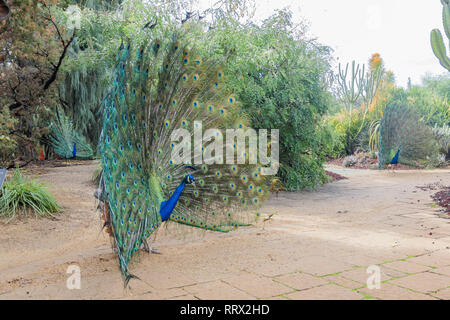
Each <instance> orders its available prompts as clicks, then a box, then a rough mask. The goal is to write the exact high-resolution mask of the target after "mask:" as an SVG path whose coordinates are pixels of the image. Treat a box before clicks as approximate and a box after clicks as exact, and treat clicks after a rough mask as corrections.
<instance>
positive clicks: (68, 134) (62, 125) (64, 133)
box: [49, 112, 93, 159]
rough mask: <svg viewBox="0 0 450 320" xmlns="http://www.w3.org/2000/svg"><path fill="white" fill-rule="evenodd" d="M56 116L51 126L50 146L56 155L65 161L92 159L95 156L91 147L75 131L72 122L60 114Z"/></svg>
mask: <svg viewBox="0 0 450 320" xmlns="http://www.w3.org/2000/svg"><path fill="white" fill-rule="evenodd" d="M56 115H57V116H56V117H55V119H54V121H53V122H52V123H51V124H50V126H49V130H50V135H49V138H50V144H51V145H52V147H53V150H54V151H55V153H56V154H57V155H58V156H60V157H61V158H63V159H71V158H79V159H88V158H91V157H92V156H93V152H92V147H91V145H90V144H89V143H88V142H87V141H86V139H85V138H84V137H83V136H82V135H81V134H79V133H78V132H77V131H76V130H75V128H74V127H73V124H72V121H70V119H69V118H68V117H66V116H64V115H60V114H59V112H57V113H56Z"/></svg>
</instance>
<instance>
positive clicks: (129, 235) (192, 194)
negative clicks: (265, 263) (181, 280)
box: [100, 32, 268, 282]
mask: <svg viewBox="0 0 450 320" xmlns="http://www.w3.org/2000/svg"><path fill="white" fill-rule="evenodd" d="M184 43H187V40H186V38H185V34H184V33H183V32H178V33H177V34H175V35H174V36H173V39H171V40H170V41H167V43H165V44H163V43H162V41H160V40H147V41H146V42H145V43H144V44H142V45H141V46H140V48H139V49H137V50H134V51H133V50H132V49H131V46H130V45H126V46H123V45H122V46H121V47H120V49H119V52H118V56H117V59H118V63H117V66H116V69H115V71H114V74H113V83H112V86H111V89H110V91H109V93H108V95H107V96H106V98H105V99H104V101H103V105H104V119H103V131H102V136H101V138H100V146H101V148H100V153H101V156H102V165H103V180H104V184H105V185H104V188H105V193H106V195H107V197H106V198H107V201H108V203H109V210H110V219H111V228H112V233H113V235H114V240H115V245H116V248H117V252H118V257H119V264H120V268H121V271H122V273H123V275H124V277H125V280H126V282H127V281H128V280H129V279H130V277H132V276H131V274H130V273H129V271H128V264H129V262H130V260H131V258H132V257H133V255H134V254H135V253H136V252H137V251H138V250H139V249H140V248H141V246H146V239H147V238H148V237H150V235H151V234H152V233H153V232H154V231H155V230H156V229H157V228H158V227H159V226H160V225H161V223H162V222H163V221H166V220H171V221H175V222H178V223H181V224H186V225H189V226H193V227H198V228H202V229H205V230H213V231H223V232H226V231H229V230H232V229H233V228H236V227H238V226H239V225H242V224H247V223H250V222H252V221H254V219H256V218H257V217H258V216H259V215H260V213H259V211H258V208H259V207H260V204H261V201H262V200H263V199H264V198H266V197H267V195H268V190H267V187H266V182H265V181H266V178H265V177H264V176H263V175H262V174H261V167H258V166H257V165H254V164H253V165H251V164H248V162H249V161H246V162H245V163H243V164H226V163H225V161H224V159H221V158H222V157H223V158H225V157H224V156H223V155H221V154H220V153H218V152H212V153H208V152H207V151H208V150H211V148H210V145H209V144H208V141H206V142H205V141H204V140H203V143H202V144H200V145H198V144H196V143H192V141H191V140H188V141H184V140H182V141H172V138H171V134H172V132H173V130H174V129H177V128H183V129H186V130H187V131H188V132H189V134H190V136H191V137H192V136H194V133H192V131H193V130H192V129H194V130H195V129H196V128H197V129H198V128H199V127H201V129H202V132H204V133H206V132H207V131H208V130H209V133H212V134H211V135H210V136H211V137H212V138H211V140H210V142H211V141H214V139H219V138H221V139H222V138H223V136H222V132H221V131H220V130H219V129H224V128H236V129H237V128H241V129H245V127H246V121H245V119H244V118H243V117H242V115H241V113H240V111H239V108H238V106H237V102H236V101H235V98H234V97H233V96H232V95H230V94H228V93H227V90H226V89H225V81H226V80H225V79H226V77H225V74H224V73H223V71H222V69H221V67H220V66H221V61H219V60H218V59H216V58H213V57H212V55H211V56H210V57H206V58H205V57H200V56H199V54H198V53H196V52H195V49H192V48H189V47H188V46H187V45H184ZM182 144H184V146H185V147H186V146H187V147H188V149H189V150H192V149H194V153H195V151H199V153H200V155H201V157H203V159H201V160H202V161H201V163H197V162H196V161H195V162H196V163H194V161H192V162H189V161H188V162H187V163H177V162H175V161H173V159H172V151H173V150H174V149H176V148H178V147H180V146H182ZM232 148H233V153H234V156H237V152H238V148H236V144H235V143H233V146H232ZM184 150H186V149H184ZM197 155H198V153H197ZM241 156H242V157H244V158H245V159H247V160H248V158H249V157H251V155H249V154H248V153H247V152H243V154H242V155H241ZM196 159H197V158H196ZM221 162H222V163H221Z"/></svg>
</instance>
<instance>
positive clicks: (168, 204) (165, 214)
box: [159, 174, 194, 221]
mask: <svg viewBox="0 0 450 320" xmlns="http://www.w3.org/2000/svg"><path fill="white" fill-rule="evenodd" d="M193 182H194V177H192V176H191V175H190V174H188V175H187V176H186V177H185V178H184V179H183V181H181V183H180V184H179V185H178V187H177V188H176V189H175V192H174V193H173V194H172V196H171V197H170V198H169V200H167V201H163V202H161V206H160V208H159V214H160V215H161V220H162V221H167V220H169V218H170V215H171V214H172V212H173V209H175V207H176V205H177V203H178V200H179V199H180V196H181V193H182V192H183V190H184V188H185V187H186V184H191V183H193Z"/></svg>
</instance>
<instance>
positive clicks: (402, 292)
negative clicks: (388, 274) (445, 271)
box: [358, 283, 436, 300]
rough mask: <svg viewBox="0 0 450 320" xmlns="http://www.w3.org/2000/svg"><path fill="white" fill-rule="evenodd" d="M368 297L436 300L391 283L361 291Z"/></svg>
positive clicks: (360, 290)
mask: <svg viewBox="0 0 450 320" xmlns="http://www.w3.org/2000/svg"><path fill="white" fill-rule="evenodd" d="M358 291H359V292H362V293H364V294H366V295H368V296H371V297H374V298H377V299H382V300H436V298H434V297H432V296H430V295H426V294H423V293H419V292H414V291H412V290H409V289H405V288H401V287H398V286H395V285H392V284H389V283H383V284H381V286H380V289H368V288H363V289H359V290H358Z"/></svg>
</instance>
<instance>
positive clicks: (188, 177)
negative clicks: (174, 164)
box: [183, 174, 195, 184]
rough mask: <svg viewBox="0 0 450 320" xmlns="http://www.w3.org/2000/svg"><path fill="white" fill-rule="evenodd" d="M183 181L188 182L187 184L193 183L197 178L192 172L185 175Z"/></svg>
mask: <svg viewBox="0 0 450 320" xmlns="http://www.w3.org/2000/svg"><path fill="white" fill-rule="evenodd" d="M183 182H184V183H186V184H192V183H194V182H195V178H194V177H193V176H192V175H191V174H187V175H186V176H185V177H184V180H183Z"/></svg>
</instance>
